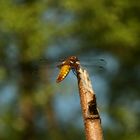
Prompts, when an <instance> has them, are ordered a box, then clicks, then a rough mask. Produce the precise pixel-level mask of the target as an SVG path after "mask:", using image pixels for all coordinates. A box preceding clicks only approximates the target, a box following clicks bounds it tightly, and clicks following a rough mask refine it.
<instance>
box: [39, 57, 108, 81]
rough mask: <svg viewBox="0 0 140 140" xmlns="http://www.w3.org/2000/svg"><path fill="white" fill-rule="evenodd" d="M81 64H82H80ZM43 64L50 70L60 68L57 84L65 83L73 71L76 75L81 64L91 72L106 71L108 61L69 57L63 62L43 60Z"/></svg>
mask: <svg viewBox="0 0 140 140" xmlns="http://www.w3.org/2000/svg"><path fill="white" fill-rule="evenodd" d="M79 62H80V63H79ZM40 63H41V64H43V65H44V64H45V65H47V66H46V68H48V69H52V70H54V69H56V68H59V69H60V71H59V73H58V76H57V78H56V82H57V83H59V82H61V81H63V80H64V79H65V78H66V77H67V75H68V74H69V72H70V71H71V70H72V72H73V73H74V74H75V75H76V70H77V69H78V68H79V64H81V66H82V67H84V68H86V69H88V71H90V70H91V69H92V71H93V70H94V71H96V70H97V71H104V70H105V65H106V61H105V59H104V58H93V57H82V56H81V57H77V56H69V57H67V58H63V59H61V60H59V61H58V60H54V59H53V60H49V59H45V58H43V59H41V60H40Z"/></svg>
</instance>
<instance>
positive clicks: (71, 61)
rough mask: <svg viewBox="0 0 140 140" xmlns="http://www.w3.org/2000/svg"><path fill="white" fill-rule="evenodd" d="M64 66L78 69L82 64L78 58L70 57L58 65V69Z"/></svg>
mask: <svg viewBox="0 0 140 140" xmlns="http://www.w3.org/2000/svg"><path fill="white" fill-rule="evenodd" d="M64 65H69V66H70V67H71V69H77V68H78V67H79V65H80V62H79V60H78V58H77V57H76V56H70V57H68V58H66V59H65V60H64V61H62V62H61V63H60V64H59V65H57V67H58V68H61V67H62V66H64Z"/></svg>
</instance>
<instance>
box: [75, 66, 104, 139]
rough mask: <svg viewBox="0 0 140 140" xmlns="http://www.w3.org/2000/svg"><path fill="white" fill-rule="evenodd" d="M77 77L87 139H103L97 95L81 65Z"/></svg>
mask: <svg viewBox="0 0 140 140" xmlns="http://www.w3.org/2000/svg"><path fill="white" fill-rule="evenodd" d="M77 79H78V87H79V95H80V102H81V108H82V113H83V119H84V125H85V133H86V140H103V132H102V127H101V119H100V115H99V112H98V109H97V104H96V97H95V93H94V91H93V89H92V85H91V82H90V79H89V75H88V73H87V71H86V70H84V69H82V68H81V67H79V69H78V70H77Z"/></svg>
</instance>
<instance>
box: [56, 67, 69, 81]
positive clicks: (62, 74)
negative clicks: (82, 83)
mask: <svg viewBox="0 0 140 140" xmlns="http://www.w3.org/2000/svg"><path fill="white" fill-rule="evenodd" d="M69 71H70V66H69V65H64V66H62V67H61V68H60V72H59V74H58V77H57V79H56V82H57V83H59V82H61V81H62V80H64V79H65V78H66V76H67V75H68V73H69Z"/></svg>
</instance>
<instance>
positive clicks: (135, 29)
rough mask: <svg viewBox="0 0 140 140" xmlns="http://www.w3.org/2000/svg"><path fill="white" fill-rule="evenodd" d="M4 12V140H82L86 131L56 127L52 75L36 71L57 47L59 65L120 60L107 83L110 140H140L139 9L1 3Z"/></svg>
mask: <svg viewBox="0 0 140 140" xmlns="http://www.w3.org/2000/svg"><path fill="white" fill-rule="evenodd" d="M0 10H1V12H0V91H1V94H0V107H1V111H0V124H1V125H0V139H1V140H9V139H10V140H12V139H13V140H16V139H17V140H18V139H30V140H31V139H32V140H35V139H39V140H40V139H42V140H44V139H50V140H56V139H61V140H63V139H66V138H67V139H69V140H72V139H81V140H82V139H84V133H83V130H81V128H79V129H78V128H75V126H74V125H72V123H71V122H68V123H67V124H65V123H61V122H59V120H58V118H57V116H56V112H55V110H54V93H55V92H56V88H55V87H54V84H52V83H51V81H50V79H49V78H48V77H49V76H48V75H50V72H51V70H50V69H48V68H47V67H43V68H42V67H41V68H40V66H39V65H38V62H39V59H40V58H42V57H44V56H45V55H46V52H49V50H50V49H51V48H53V47H52V46H57V49H56V50H54V52H55V51H56V52H57V51H58V50H59V51H60V52H61V53H60V54H59V55H57V56H55V59H56V58H58V57H62V56H67V55H70V54H78V55H79V54H86V53H88V52H96V51H97V52H98V51H100V52H102V53H110V54H112V55H113V56H115V57H116V58H117V59H118V61H119V65H120V67H119V70H118V72H117V73H116V74H115V75H113V76H112V75H111V73H109V72H108V73H106V75H105V79H106V81H108V82H109V84H110V85H109V86H110V87H109V88H110V90H109V93H108V98H109V99H108V100H109V101H108V106H107V108H106V109H105V111H106V113H108V116H109V117H110V123H111V125H109V126H108V127H104V134H105V139H108V140H111V139H113V140H115V139H116V140H117V139H120V140H121V139H123V140H125V139H127V140H130V139H133V140H138V139H140V134H139V130H140V122H139V118H140V112H139V107H138V106H139V105H140V102H139V97H140V95H139V92H140V87H139V83H140V71H139V70H140V64H139V60H140V47H139V46H140V39H139V38H140V26H139V25H140V24H139V23H140V16H139V13H140V1H137V0H133V1H131V0H123V1H122V0H117V1H113V0H106V1H104V0H98V1H92V0H86V1H80V0H71V1H70V0H59V1H57V0H39V1H37V0H1V1H0ZM64 46H66V47H67V49H66V48H65V47H64ZM59 51H58V52H59ZM60 55H61V56H60ZM48 63H49V60H48ZM35 69H39V71H38V73H37V74H36V75H34V74H33V71H35ZM46 73H47V74H46ZM37 75H40V77H38V76H37ZM46 75H47V76H46ZM12 87H13V88H12ZM11 94H12V95H11ZM5 98H6V99H5ZM7 98H8V99H9V98H10V99H9V101H8V103H7V102H6V101H7V100H8V99H7ZM78 113H79V112H78ZM80 113H81V112H80ZM80 115H81V114H80ZM73 118H74V117H73Z"/></svg>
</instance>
